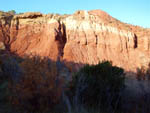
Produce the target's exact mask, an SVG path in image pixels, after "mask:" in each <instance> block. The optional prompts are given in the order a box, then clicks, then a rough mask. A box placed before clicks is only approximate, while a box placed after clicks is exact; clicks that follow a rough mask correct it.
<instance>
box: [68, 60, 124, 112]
mask: <svg viewBox="0 0 150 113" xmlns="http://www.w3.org/2000/svg"><path fill="white" fill-rule="evenodd" d="M70 88H71V90H72V93H73V95H74V101H75V102H76V104H79V103H82V104H86V105H90V106H93V105H94V106H99V107H100V108H107V109H109V110H112V109H115V108H116V107H117V106H118V104H119V102H120V94H121V90H122V89H123V88H124V70H123V69H121V68H119V67H116V66H112V64H111V63H110V62H108V61H104V62H102V63H99V64H97V65H86V66H85V67H83V68H82V69H80V71H79V72H77V73H76V74H75V75H74V77H73V81H72V83H71V86H70Z"/></svg>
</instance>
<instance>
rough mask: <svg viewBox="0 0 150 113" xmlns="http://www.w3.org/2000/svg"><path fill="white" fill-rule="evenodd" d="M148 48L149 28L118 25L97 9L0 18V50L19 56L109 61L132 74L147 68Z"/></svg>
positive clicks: (117, 22) (149, 60)
mask: <svg viewBox="0 0 150 113" xmlns="http://www.w3.org/2000/svg"><path fill="white" fill-rule="evenodd" d="M149 47H150V30H149V29H144V28H142V27H139V26H133V25H129V24H126V23H122V22H120V21H119V20H117V19H115V18H113V17H111V16H110V15H108V14H107V13H105V12H103V11H101V10H92V11H88V12H87V11H77V12H75V13H74V14H72V15H57V14H45V15H44V14H41V13H24V14H18V15H3V16H0V48H1V49H6V50H8V51H10V52H12V53H15V54H17V55H19V56H24V55H38V56H41V57H45V56H46V57H48V58H50V59H52V60H54V61H56V60H58V58H59V59H60V60H61V61H64V62H73V63H76V64H97V63H98V62H99V61H102V60H109V61H112V63H113V65H117V66H119V67H123V68H124V69H125V70H127V71H135V70H136V69H137V68H140V67H142V66H145V67H146V66H148V65H149V63H150V48H149Z"/></svg>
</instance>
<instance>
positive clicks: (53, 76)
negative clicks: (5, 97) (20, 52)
mask: <svg viewBox="0 0 150 113" xmlns="http://www.w3.org/2000/svg"><path fill="white" fill-rule="evenodd" d="M20 66H21V67H22V69H23V71H24V72H23V76H22V78H21V79H20V81H19V82H17V83H15V84H11V88H12V91H13V94H14V95H13V96H12V98H11V100H12V102H13V104H14V107H15V108H17V109H19V111H21V110H22V111H27V112H32V113H37V112H41V113H45V112H48V111H49V110H52V108H53V106H54V105H55V104H57V103H58V102H59V100H60V97H61V92H62V86H61V80H60V79H59V78H58V77H57V68H56V64H55V63H53V62H51V61H49V60H48V59H41V58H39V57H33V58H25V59H24V61H22V62H21V64H20Z"/></svg>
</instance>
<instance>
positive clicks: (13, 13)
mask: <svg viewBox="0 0 150 113" xmlns="http://www.w3.org/2000/svg"><path fill="white" fill-rule="evenodd" d="M8 13H9V14H12V15H15V14H16V11H15V10H10V11H8Z"/></svg>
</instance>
